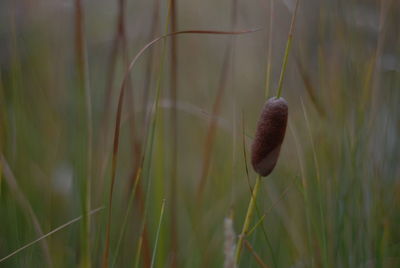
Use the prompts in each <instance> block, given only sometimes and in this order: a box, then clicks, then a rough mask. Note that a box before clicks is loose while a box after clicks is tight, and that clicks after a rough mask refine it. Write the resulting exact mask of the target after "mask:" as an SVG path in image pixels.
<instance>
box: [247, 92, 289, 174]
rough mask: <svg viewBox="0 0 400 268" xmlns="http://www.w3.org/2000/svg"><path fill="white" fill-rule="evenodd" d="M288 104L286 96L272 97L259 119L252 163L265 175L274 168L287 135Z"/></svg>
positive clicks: (259, 172) (252, 152) (255, 168)
mask: <svg viewBox="0 0 400 268" xmlns="http://www.w3.org/2000/svg"><path fill="white" fill-rule="evenodd" d="M287 118H288V105H287V102H286V100H285V99H284V98H279V99H277V98H276V97H272V98H270V99H269V100H268V101H267V102H266V103H265V105H264V108H263V110H262V113H261V116H260V118H259V119H258V123H257V130H256V135H255V137H254V141H253V145H252V147H251V164H252V165H253V168H254V170H255V171H256V172H257V173H258V174H260V175H261V176H263V177H265V176H268V174H270V173H271V172H272V170H273V169H274V167H275V165H276V162H277V161H278V157H279V152H280V149H281V145H282V142H283V138H284V137H285V132H286V124H287Z"/></svg>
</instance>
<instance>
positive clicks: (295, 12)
mask: <svg viewBox="0 0 400 268" xmlns="http://www.w3.org/2000/svg"><path fill="white" fill-rule="evenodd" d="M298 7H299V0H296V7H295V9H294V12H293V16H292V21H291V23H290V30H289V35H288V39H287V42H286V49H285V55H284V56H283V63H282V69H281V75H280V77H279V83H278V90H277V93H276V98H277V99H279V98H280V97H281V94H282V85H283V78H284V77H285V72H286V66H287V61H288V58H289V51H290V48H291V47H292V39H293V32H294V24H295V21H296V14H297V9H298Z"/></svg>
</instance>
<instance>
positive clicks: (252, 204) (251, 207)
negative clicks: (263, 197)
mask: <svg viewBox="0 0 400 268" xmlns="http://www.w3.org/2000/svg"><path fill="white" fill-rule="evenodd" d="M260 184H261V176H260V175H258V176H257V179H256V184H255V185H254V188H253V191H252V193H251V198H250V203H249V207H248V208H247V213H246V218H245V219H244V223H243V229H242V232H241V233H240V235H239V240H238V243H237V246H236V254H235V261H236V264H239V260H240V253H241V251H242V247H243V240H244V237H245V236H246V234H247V232H248V230H249V228H250V221H251V218H252V216H253V213H254V209H255V207H256V206H255V205H256V200H257V195H258V192H259V190H260Z"/></svg>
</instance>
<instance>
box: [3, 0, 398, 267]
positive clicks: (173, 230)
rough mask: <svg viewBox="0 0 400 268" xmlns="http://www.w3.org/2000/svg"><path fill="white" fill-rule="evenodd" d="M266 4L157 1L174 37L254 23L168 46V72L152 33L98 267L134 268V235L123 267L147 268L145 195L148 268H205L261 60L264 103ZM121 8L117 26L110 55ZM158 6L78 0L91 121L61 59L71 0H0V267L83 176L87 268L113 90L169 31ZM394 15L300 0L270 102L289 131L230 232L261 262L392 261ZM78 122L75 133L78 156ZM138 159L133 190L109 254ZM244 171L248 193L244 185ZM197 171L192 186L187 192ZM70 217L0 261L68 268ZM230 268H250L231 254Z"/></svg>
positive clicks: (130, 259)
mask: <svg viewBox="0 0 400 268" xmlns="http://www.w3.org/2000/svg"><path fill="white" fill-rule="evenodd" d="M270 1H271V0H265V1H264V0H263V1H254V0H250V1H243V0H236V1H234V0H233V1H231V0H223V1H175V2H176V14H175V16H172V17H175V19H176V26H175V27H176V28H175V29H177V30H224V31H230V30H247V29H255V28H261V30H260V31H258V32H255V33H251V34H245V35H235V36H229V35H201V36H200V35H182V36H175V37H173V38H174V40H175V42H176V44H175V49H176V60H177V61H176V64H175V65H174V64H171V62H173V61H174V60H173V56H171V55H172V53H171V51H173V49H172V50H171V46H173V45H172V43H171V40H172V38H169V39H166V42H165V43H163V42H159V43H157V44H156V45H154V47H152V48H150V49H149V50H147V51H146V52H145V53H144V55H143V56H142V57H141V58H140V59H139V61H138V63H137V65H136V66H135V67H134V68H133V70H132V72H131V75H130V80H131V81H130V82H129V83H128V84H129V85H128V86H127V87H126V92H125V93H126V94H125V98H124V107H123V110H122V119H121V132H120V140H119V152H118V158H117V166H116V180H115V188H114V196H113V206H112V223H111V242H110V264H111V263H113V262H114V261H115V267H132V266H133V265H134V263H135V262H136V259H135V256H136V252H137V247H138V241H139V237H140V233H141V226H142V225H143V226H145V228H144V236H143V237H144V240H143V244H142V245H143V248H142V253H141V258H140V266H139V267H148V265H149V263H148V262H146V258H147V259H148V258H149V257H150V258H151V256H152V253H153V252H154V244H155V241H156V238H157V237H156V234H157V228H158V225H159V219H160V211H161V206H162V202H163V199H165V200H166V201H165V214H164V216H163V219H162V221H161V225H160V236H159V241H158V248H157V251H156V254H155V265H154V267H174V266H176V265H174V264H177V266H176V267H222V266H223V263H224V258H225V257H224V240H225V238H224V218H226V217H230V216H231V215H232V217H233V221H234V229H235V232H236V234H238V233H239V232H240V230H241V228H242V224H243V220H244V216H245V212H246V208H247V205H248V201H249V199H250V188H249V183H248V179H247V175H246V162H249V161H248V159H245V158H244V152H243V150H244V149H245V152H246V155H247V157H248V156H249V148H250V144H251V138H252V135H253V133H254V132H255V126H256V122H257V119H258V116H259V112H260V110H261V108H262V105H263V103H264V102H265V100H266V98H265V97H264V92H265V80H266V68H267V62H268V61H270V63H271V66H272V69H271V71H272V72H271V90H270V92H269V95H270V96H272V95H274V94H276V86H277V84H278V79H279V72H280V68H281V62H282V57H283V53H284V49H285V42H286V39H287V33H288V30H289V23H290V18H291V15H292V11H293V7H294V2H295V1H291V0H273V5H272V7H273V10H272V14H273V19H272V22H273V25H272V27H271V28H272V39H271V44H272V47H271V49H272V54H271V55H272V56H271V58H270V59H268V57H267V51H268V48H267V46H268V43H269V38H268V31H269V29H270V14H271V2H270ZM121 3H122V5H123V7H122V9H121V10H122V11H123V12H122V13H123V14H124V18H123V22H124V23H123V26H124V27H123V28H124V34H123V37H122V38H121V39H120V40H123V41H120V43H119V44H118V45H117V46H116V51H117V52H116V55H115V57H114V56H113V54H112V53H113V52H112V51H113V46H114V42H115V39H116V38H120V35H118V34H117V33H118V29H121V28H120V27H119V26H118V25H119V24H118V17H119V14H121V13H119V5H120V4H121ZM168 10H169V8H168V1H159V0H154V1H133V0H126V1H122V2H120V1H105V0H100V1H93V0H86V1H83V11H84V34H85V39H86V43H85V44H84V45H85V48H86V50H87V63H88V66H87V67H88V68H87V71H88V82H89V84H90V87H89V89H90V100H91V107H90V110H91V112H92V120H91V121H87V120H85V116H86V115H85V109H86V108H85V107H86V106H85V105H86V104H87V103H85V99H84V98H85V96H83V95H84V94H82V91H81V89H80V84H79V83H80V82H79V70H78V68H77V62H76V51H75V42H76V40H75V26H74V25H75V23H76V21H75V19H76V16H75V15H76V14H75V13H76V12H75V2H74V1H71V0H70V1H48V0H40V1H28V0H16V1H13V0H5V1H2V2H0V48H1V49H0V150H1V154H2V161H1V162H0V169H1V171H2V173H1V179H0V185H1V187H0V215H1V216H0V217H1V218H0V259H1V258H3V257H5V256H6V255H8V254H10V253H11V252H13V251H14V250H17V249H18V248H20V247H22V246H24V245H26V244H28V243H29V242H31V241H33V240H35V239H37V238H39V237H40V236H41V235H43V234H46V233H48V232H50V231H52V230H53V229H55V228H57V227H58V226H60V225H62V224H64V223H66V222H68V221H70V220H72V219H74V218H76V217H79V216H80V215H82V206H81V202H82V197H83V198H84V197H85V195H86V192H85V191H82V185H83V183H82V182H83V181H84V180H86V179H90V182H91V208H92V209H96V208H98V207H103V206H104V207H105V208H104V209H102V210H100V211H99V212H96V213H94V214H93V215H91V228H90V241H89V242H90V251H91V260H92V266H93V267H99V266H100V265H101V261H102V255H103V250H104V245H105V229H106V224H107V211H108V198H109V187H110V182H111V162H112V151H113V136H114V128H115V123H116V113H117V104H118V95H119V90H120V86H121V82H122V79H123V75H124V72H125V70H126V65H127V63H128V62H129V61H130V60H131V59H132V58H133V56H134V55H135V54H136V53H137V52H138V51H139V50H140V49H141V48H142V47H143V46H144V45H145V44H146V43H148V42H149V41H151V40H152V39H154V38H155V37H157V36H160V35H162V34H163V33H165V31H166V29H169V30H170V29H171V27H172V26H171V25H170V22H168V21H169V19H170V18H171V16H168V15H167V14H168ZM232 14H233V15H232ZM399 17H400V2H399V1H396V0H380V1H372V0H363V1H360V0H337V1H329V0H321V1H319V0H311V1H302V0H300V8H299V13H298V17H297V24H296V30H295V33H294V39H293V46H292V51H291V54H290V56H289V63H288V70H287V73H286V77H285V80H284V84H283V94H282V96H283V97H284V98H285V99H286V100H287V101H288V103H289V125H288V129H287V133H286V137H285V141H284V144H283V147H282V152H281V155H280V159H279V161H278V165H277V167H276V168H275V170H274V172H273V173H272V174H271V175H270V176H269V177H267V178H265V179H263V182H262V185H261V193H260V194H259V196H258V201H257V207H258V213H256V214H255V216H254V218H253V220H252V226H254V224H256V222H257V220H258V218H259V217H261V216H263V215H265V218H264V220H263V221H262V224H260V225H258V226H257V228H256V229H255V231H254V232H253V233H252V234H251V235H249V236H248V237H246V240H247V241H248V242H249V243H250V244H251V245H252V247H253V249H254V252H256V253H257V254H258V256H259V257H260V258H261V259H262V261H263V262H264V263H265V265H267V266H266V267H293V268H294V267H296V268H300V267H382V268H383V267H385V268H386V267H400V228H399V227H400V165H399V161H400V139H399V137H400V106H399V105H400V35H399V33H400V20H399ZM124 44H125V47H124ZM163 44H164V45H165V50H163ZM227 51H229V52H227ZM163 55H164V56H165V61H162V58H163ZM114 61H115V62H114ZM113 62H114V63H115V64H114V63H113ZM226 62H227V64H226ZM174 70H175V71H176V81H175V82H174V78H173V77H174ZM157 81H160V84H159V86H158V85H157ZM221 81H222V82H221ZM171 85H172V86H171ZM172 87H173V88H172ZM157 88H159V90H160V97H159V102H158V109H157V110H156V111H157V113H156V118H157V120H156V121H155V125H154V127H155V128H154V138H153V139H151V129H152V124H151V122H152V120H153V119H154V118H155V117H154V116H155V115H154V113H152V111H154V109H153V108H154V107H153V105H154V103H155V100H156V91H157ZM173 89H175V90H176V94H177V95H176V105H175V101H174V95H173V92H174V90H173ZM221 89H222V91H223V93H222V94H221V95H220V102H218V101H217V99H218V94H219V93H218V92H221ZM82 107H83V108H82ZM174 107H176V109H177V110H176V111H177V112H176V121H174ZM216 107H217V108H216ZM213 122H214V124H215V129H214V130H215V136H213V135H212V132H213V130H212V124H213ZM87 124H90V126H91V127H92V129H93V135H92V150H91V151H88V148H89V146H88V142H87V135H89V134H88V132H87ZM210 129H211V130H210ZM210 133H211V134H210ZM243 135H244V138H243ZM213 137H214V138H213ZM174 140H175V142H174ZM243 140H244V142H243ZM151 144H152V145H153V150H152V153H151V154H150V149H149V148H150V147H151ZM175 146H176V147H175ZM207 152H209V157H210V158H209V164H207V163H208V162H207V154H208V153H207ZM143 153H144V166H143V170H142V173H141V174H142V176H141V177H140V182H139V183H138V189H139V190H138V191H137V192H136V194H135V196H134V199H133V200H134V201H133V205H132V207H131V210H130V211H129V213H128V217H127V221H126V225H125V226H126V229H125V232H124V233H123V235H122V238H123V239H122V241H121V245H120V247H119V251H118V252H117V244H118V238H119V237H120V234H121V230H122V227H123V223H124V217H125V215H126V213H127V208H128V206H129V205H128V204H129V202H128V201H129V199H130V193H131V190H132V189H133V186H134V179H135V177H136V174H137V171H138V168H139V166H141V162H142V155H143ZM175 153H176V158H175V156H174V155H175ZM88 154H89V155H90V156H91V158H92V163H91V168H90V170H89V174H90V178H87V177H86V175H85V174H86V173H85V170H87V169H88V162H87V155H88ZM174 159H176V162H174V161H175V160H174ZM175 167H176V170H174V169H175ZM248 169H249V180H250V184H251V185H253V184H254V180H255V177H256V175H255V173H254V171H253V170H252V169H251V166H250V165H249V166H248ZM202 172H203V173H204V174H205V175H204V177H205V178H206V179H205V181H206V183H205V186H204V191H203V193H202V195H201V198H199V193H198V192H199V185H200V184H199V183H200V180H201V178H202V177H203V176H202V174H203V173H202ZM174 174H176V176H175V175H174ZM173 179H175V180H176V185H175V188H174V184H173ZM14 180H15V182H16V183H17V186H15V185H13V184H12V181H14ZM10 181H11V184H10ZM171 192H173V193H175V194H174V198H175V199H176V210H175V213H176V214H174V209H173V203H174V201H173V200H174V198H173V196H172V195H171ZM21 196H22V197H21ZM21 200H26V201H27V202H25V203H24V201H21ZM27 204H28V205H27ZM29 206H30V207H31V208H32V211H33V213H34V214H35V216H32V213H30V212H29V211H30V210H29ZM146 208H147V209H146ZM146 212H147V213H146ZM174 215H175V216H174ZM34 217H36V218H37V221H38V222H39V225H40V229H41V232H42V233H40V231H38V229H37V228H35V225H34V222H33V218H34ZM174 217H176V218H175V219H174ZM81 224H82V222H81V221H78V222H77V223H74V224H71V225H69V226H68V227H66V228H65V229H62V230H60V231H58V232H56V233H54V234H52V235H51V236H49V237H48V238H46V239H45V240H43V241H42V243H40V242H39V243H36V244H34V245H32V246H31V247H28V248H27V249H25V250H23V251H21V252H19V253H18V254H16V255H14V256H13V257H11V258H9V259H7V260H4V261H2V262H0V267H46V266H48V264H49V261H50V262H51V263H52V265H53V267H74V266H77V265H78V264H79V263H80V260H81V259H82V254H83V253H82V248H81V246H82V245H81V239H82V237H81V235H80V233H81V226H80V225H81ZM175 234H176V235H175ZM174 237H175V238H174ZM46 246H47V247H48V250H49V257H48V258H49V259H50V260H49V259H47V260H46V253H45V251H46V250H45V248H46ZM174 248H176V249H177V251H176V253H177V256H176V263H175V262H174V261H173V260H174V257H173V256H174ZM146 254H147V257H146ZM240 267H258V264H257V262H256V259H255V258H254V256H253V255H252V253H251V252H250V251H249V250H248V249H247V248H244V250H243V255H242V258H241V263H240Z"/></svg>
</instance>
